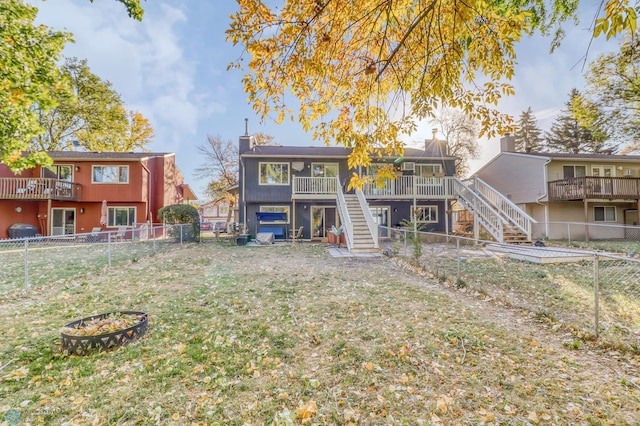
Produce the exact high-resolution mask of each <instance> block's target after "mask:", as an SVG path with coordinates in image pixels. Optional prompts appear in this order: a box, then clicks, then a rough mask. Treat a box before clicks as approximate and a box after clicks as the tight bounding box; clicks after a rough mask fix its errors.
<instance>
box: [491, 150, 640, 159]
mask: <svg viewBox="0 0 640 426" xmlns="http://www.w3.org/2000/svg"><path fill="white" fill-rule="evenodd" d="M503 154H506V153H503ZM510 154H521V155H531V156H535V157H546V158H549V159H551V160H567V159H568V160H612V161H640V155H620V154H604V153H602V154H589V153H584V154H580V153H579V154H573V153H569V152H512V153H510Z"/></svg>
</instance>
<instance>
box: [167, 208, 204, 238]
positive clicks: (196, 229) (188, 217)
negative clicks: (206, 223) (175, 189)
mask: <svg viewBox="0 0 640 426" xmlns="http://www.w3.org/2000/svg"><path fill="white" fill-rule="evenodd" d="M158 218H159V219H160V220H162V221H163V222H165V223H166V224H183V225H184V224H191V226H182V227H175V228H171V230H170V231H169V236H171V237H173V238H174V239H175V240H176V241H196V240H199V239H200V215H199V214H198V210H196V208H195V207H193V206H191V205H189V204H172V205H170V206H165V207H163V208H161V209H160V210H158ZM180 228H182V230H181V229H180Z"/></svg>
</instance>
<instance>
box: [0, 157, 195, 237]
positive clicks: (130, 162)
mask: <svg viewBox="0 0 640 426" xmlns="http://www.w3.org/2000/svg"><path fill="white" fill-rule="evenodd" d="M49 155H50V156H51V158H52V159H53V165H52V166H50V167H40V166H37V167H35V168H33V169H29V170H25V171H23V172H22V173H19V174H14V173H13V172H12V171H11V170H10V169H9V168H8V167H7V166H6V165H4V164H0V239H5V238H8V237H9V228H10V227H11V226H12V225H14V224H16V223H21V224H29V225H32V226H35V228H36V232H37V233H38V234H41V235H69V234H79V233H85V232H91V231H92V230H94V229H95V228H98V227H99V228H101V230H105V231H106V230H111V229H117V228H119V227H134V226H136V225H137V224H144V223H158V219H157V214H158V210H159V209H161V208H162V207H164V206H167V205H170V204H179V203H183V202H188V201H193V200H196V199H197V197H196V195H195V194H194V193H193V191H192V190H191V189H190V188H189V186H188V185H186V184H184V176H183V175H182V173H181V172H180V170H179V169H178V167H177V166H176V163H175V154H174V153H151V152H81V151H56V152H49ZM103 201H106V209H104V211H103V208H102V206H103ZM105 213H106V215H105Z"/></svg>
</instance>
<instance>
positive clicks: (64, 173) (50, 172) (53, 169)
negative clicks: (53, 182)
mask: <svg viewBox="0 0 640 426" xmlns="http://www.w3.org/2000/svg"><path fill="white" fill-rule="evenodd" d="M42 177H43V178H49V179H58V180H64V181H67V182H72V181H73V167H72V166H70V165H58V164H54V165H53V166H49V167H44V168H43V169H42Z"/></svg>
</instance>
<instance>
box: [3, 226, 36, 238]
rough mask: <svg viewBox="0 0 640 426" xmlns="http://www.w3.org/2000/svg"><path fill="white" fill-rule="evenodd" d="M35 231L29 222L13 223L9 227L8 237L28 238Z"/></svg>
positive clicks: (34, 233) (33, 234)
mask: <svg viewBox="0 0 640 426" xmlns="http://www.w3.org/2000/svg"><path fill="white" fill-rule="evenodd" d="M36 233H37V229H36V227H35V226H33V225H31V224H29V223H14V224H13V225H11V226H10V227H9V238H30V237H35V236H36Z"/></svg>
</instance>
